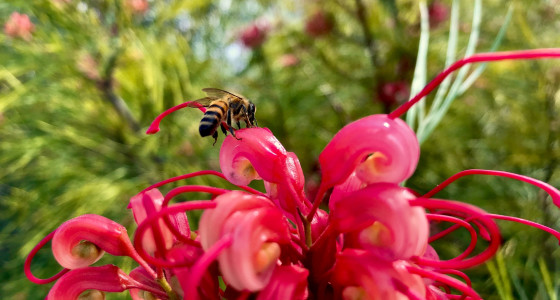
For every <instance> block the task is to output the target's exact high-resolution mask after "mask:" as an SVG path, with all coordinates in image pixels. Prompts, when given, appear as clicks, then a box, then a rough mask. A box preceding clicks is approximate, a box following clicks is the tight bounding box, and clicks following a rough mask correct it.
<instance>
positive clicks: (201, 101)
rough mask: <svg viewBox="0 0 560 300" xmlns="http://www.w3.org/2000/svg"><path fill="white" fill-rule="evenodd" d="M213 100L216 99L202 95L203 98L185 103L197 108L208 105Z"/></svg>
mask: <svg viewBox="0 0 560 300" xmlns="http://www.w3.org/2000/svg"><path fill="white" fill-rule="evenodd" d="M214 100H216V99H214V98H210V97H204V98H200V99H196V100H193V101H190V103H189V104H187V107H195V108H198V107H200V106H204V107H206V106H209V105H210V103H211V102H212V101H214Z"/></svg>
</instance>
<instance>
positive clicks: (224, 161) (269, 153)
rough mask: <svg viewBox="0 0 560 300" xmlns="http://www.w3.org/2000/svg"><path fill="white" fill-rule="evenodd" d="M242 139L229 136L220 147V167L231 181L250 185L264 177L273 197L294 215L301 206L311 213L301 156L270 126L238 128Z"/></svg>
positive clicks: (303, 209)
mask: <svg viewBox="0 0 560 300" xmlns="http://www.w3.org/2000/svg"><path fill="white" fill-rule="evenodd" d="M236 135H237V137H238V138H239V139H235V138H234V137H232V136H228V137H226V139H225V140H224V143H223V144H222V148H221V149H220V167H221V169H222V173H223V174H224V176H225V177H226V178H227V180H229V181H230V182H231V183H233V184H236V185H247V184H249V183H250V182H251V181H252V180H254V179H263V180H264V181H265V187H266V189H267V192H268V194H269V196H270V198H271V199H273V200H274V201H275V202H276V203H277V204H278V205H279V206H280V207H282V209H284V210H285V211H287V212H289V214H291V215H292V216H295V215H297V212H296V211H297V208H299V209H300V211H302V212H303V213H305V212H307V210H308V209H307V206H310V204H309V203H307V202H306V201H307V200H306V198H305V194H304V192H303V187H304V184H305V179H304V176H303V170H302V169H301V165H300V163H299V160H298V158H297V156H296V155H295V154H294V153H291V152H286V149H284V147H283V146H282V144H281V143H280V142H279V141H278V140H277V139H276V137H274V135H273V134H272V132H270V130H268V129H267V128H246V129H241V130H238V131H236Z"/></svg>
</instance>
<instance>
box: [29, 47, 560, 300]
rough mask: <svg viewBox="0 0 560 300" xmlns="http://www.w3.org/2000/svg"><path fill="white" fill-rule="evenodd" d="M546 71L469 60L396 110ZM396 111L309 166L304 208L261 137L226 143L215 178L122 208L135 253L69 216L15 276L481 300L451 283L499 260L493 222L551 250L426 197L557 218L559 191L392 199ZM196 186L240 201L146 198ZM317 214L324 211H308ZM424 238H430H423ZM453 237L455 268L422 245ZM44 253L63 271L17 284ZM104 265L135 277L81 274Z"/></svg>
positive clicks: (401, 175) (294, 177)
mask: <svg viewBox="0 0 560 300" xmlns="http://www.w3.org/2000/svg"><path fill="white" fill-rule="evenodd" d="M545 57H560V49H547V50H534V51H518V52H510V53H494V54H480V55H478V56H473V57H471V58H469V59H467V60H464V61H459V62H458V63H457V64H455V65H453V66H451V67H450V69H448V70H446V72H444V73H442V74H444V75H440V76H438V77H436V79H434V81H433V82H432V83H430V84H429V85H428V86H427V88H426V89H425V90H423V91H422V92H421V93H420V94H419V95H420V96H418V97H415V98H413V99H412V100H411V102H408V103H406V104H405V105H404V107H405V108H406V106H408V107H410V106H411V105H413V104H414V103H415V101H418V100H419V99H421V97H422V96H421V94H422V93H424V95H425V94H427V93H428V92H429V91H430V86H431V87H432V89H433V87H434V86H436V85H437V83H438V82H437V81H438V80H443V77H445V76H446V75H445V74H449V73H450V72H451V71H452V70H453V68H455V69H456V68H459V67H460V66H461V65H462V64H463V65H464V64H466V63H469V62H471V61H481V60H482V59H483V58H484V59H485V60H486V61H492V60H503V59H529V58H545ZM450 70H451V71H450ZM440 82H441V81H440ZM185 106H186V105H185V104H182V105H180V106H178V107H177V108H173V109H170V110H168V111H166V112H164V114H162V116H160V117H158V118H157V119H156V121H154V123H152V126H150V128H149V130H148V132H150V133H155V132H157V131H158V130H159V127H158V126H159V121H160V120H161V119H162V118H163V116H165V115H167V114H169V113H170V112H171V111H174V110H176V109H178V108H182V107H185ZM200 109H201V110H204V108H200ZM404 111H406V110H405V109H403V108H400V109H397V110H396V111H395V112H393V113H392V114H389V115H372V116H368V117H365V118H362V119H360V120H357V121H355V122H352V123H350V124H348V125H347V126H345V127H343V128H342V129H341V130H340V131H339V132H338V133H337V134H336V135H335V136H334V137H333V139H332V140H331V141H330V142H329V143H328V144H327V145H326V147H325V148H324V150H323V151H322V152H321V154H320V156H319V164H320V167H321V174H322V181H321V183H320V185H319V188H318V192H317V194H316V196H315V199H308V198H307V197H306V194H305V192H304V184H305V180H304V176H303V172H302V168H301V165H300V162H299V160H298V158H297V156H296V155H295V154H294V153H292V152H288V151H287V150H286V149H285V148H284V147H283V146H282V144H281V143H280V142H279V141H278V140H277V139H276V137H275V136H274V135H273V134H272V132H271V131H270V130H268V129H266V128H248V129H241V130H238V131H237V132H236V135H237V137H238V139H235V138H233V137H232V136H228V137H226V139H225V140H224V142H223V144H222V147H221V149H220V168H221V171H222V172H216V171H200V172H196V173H192V174H186V175H183V176H178V177H175V178H171V179H168V180H165V181H162V182H160V183H157V184H154V185H152V186H150V187H148V188H146V189H145V190H143V191H141V192H140V193H138V194H137V195H135V196H134V197H132V198H131V201H130V205H129V208H131V209H132V213H133V215H134V219H135V221H136V223H137V224H138V228H137V230H136V232H135V234H134V242H131V241H130V240H129V238H128V235H127V234H126V230H125V228H124V227H123V226H121V225H119V224H117V223H115V222H113V221H111V220H109V219H106V218H104V217H102V216H98V215H84V216H80V217H77V218H75V219H72V220H69V221H67V222H65V223H63V224H62V225H61V226H60V227H58V228H57V229H56V230H55V231H54V232H53V233H51V234H50V235H49V236H47V238H45V239H44V240H43V241H42V242H41V243H39V245H37V247H36V248H35V249H33V251H32V253H31V254H30V255H29V257H28V259H27V261H26V264H25V272H26V274H27V275H28V277H29V279H30V280H32V281H33V282H36V283H40V284H43V283H48V282H52V281H54V280H56V283H55V284H54V286H53V287H52V289H51V290H50V293H49V295H48V296H47V299H77V297H78V296H79V295H81V294H82V293H90V294H91V293H94V294H95V293H101V292H122V291H125V290H129V291H130V294H131V296H132V298H133V299H154V298H156V299H263V300H264V299H270V300H272V299H389V300H391V299H395V300H397V299H407V298H408V299H459V298H461V299H480V296H479V295H478V294H477V293H476V292H475V291H474V290H473V289H472V287H471V285H470V280H469V278H468V277H467V276H466V275H465V274H464V273H463V272H462V270H464V269H467V268H470V267H473V266H476V265H479V264H482V263H484V262H485V261H487V260H488V259H490V258H491V257H492V256H493V255H494V254H495V253H496V251H497V250H498V248H499V246H500V231H499V228H498V226H497V225H496V223H495V221H494V219H502V220H510V221H516V222H520V223H524V224H527V225H529V226H533V227H536V228H539V229H542V230H545V231H547V232H550V233H551V234H553V235H554V236H555V237H557V238H559V240H560V233H558V232H557V231H555V230H553V229H551V228H548V227H544V226H542V225H539V224H537V223H534V222H531V221H526V220H523V219H518V218H515V217H509V216H501V215H497V214H491V213H487V212H485V211H484V210H482V209H480V208H478V207H475V206H472V205H469V204H466V203H462V202H458V201H452V200H444V199H434V198H432V196H433V195H434V194H435V193H437V192H438V191H440V190H441V189H443V188H444V187H445V186H447V185H448V184H450V183H451V182H453V181H455V180H456V179H458V178H460V177H462V176H466V175H477V174H478V175H493V176H502V177H508V178H511V179H515V180H521V181H523V182H527V183H530V184H533V185H535V186H537V187H539V188H541V189H543V190H544V191H546V192H547V193H548V194H549V195H551V197H552V199H553V201H554V203H555V204H556V205H559V204H560V191H558V190H557V189H555V188H554V187H552V186H550V185H548V184H546V183H543V182H540V181H537V180H535V179H532V178H529V177H525V176H521V175H516V174H513V173H507V172H500V171H487V170H467V171H463V172H460V173H459V174H457V175H455V176H453V177H451V178H450V179H448V180H447V181H445V182H443V183H442V184H441V185H439V186H438V187H437V189H434V190H433V191H431V192H429V193H427V194H425V195H423V196H420V195H418V194H417V193H415V192H414V191H412V190H410V189H408V188H405V187H402V183H403V181H405V180H407V179H408V178H409V177H410V176H411V175H412V174H413V173H414V171H415V169H416V166H417V163H418V159H419V154H420V150H419V145H418V141H417V139H416V136H415V134H414V132H413V131H412V130H411V129H410V128H409V127H408V125H407V124H406V123H405V122H403V121H402V120H400V119H398V116H399V115H400V114H402V113H403V112H404ZM203 175H212V176H218V177H221V178H223V179H225V180H227V181H229V182H230V183H233V184H234V185H236V186H237V187H239V189H235V190H226V189H221V188H217V187H212V186H197V185H185V186H180V187H177V188H174V189H172V190H170V191H169V192H167V193H166V194H165V195H163V194H161V192H160V191H159V188H160V187H162V186H164V185H165V184H168V183H170V182H176V181H178V180H185V179H188V178H191V177H195V176H203ZM253 180H262V181H263V182H264V187H265V190H266V191H265V192H261V191H258V190H255V189H253V188H250V187H248V186H247V185H248V184H249V183H250V182H251V181H253ZM191 192H197V193H200V192H202V193H208V194H209V195H210V196H211V200H198V201H188V202H180V203H176V204H170V201H171V200H172V199H173V198H174V197H176V196H177V195H179V194H184V193H191ZM321 203H326V204H328V209H327V207H325V209H321V208H320V204H321ZM190 210H204V211H203V213H202V216H201V218H200V222H199V224H198V227H197V229H192V228H191V227H190V225H189V222H188V220H187V216H186V214H185V212H186V211H190ZM430 224H439V225H440V228H442V230H441V231H439V232H433V233H431V232H430ZM444 224H448V225H447V226H444ZM456 230H466V232H468V233H469V235H470V239H471V240H470V244H469V245H468V246H467V247H466V249H464V251H463V252H462V253H461V254H460V255H458V256H457V257H453V258H450V259H440V258H439V257H438V254H437V252H436V250H435V249H434V248H433V247H432V246H431V245H430V243H432V242H433V241H435V240H438V239H440V238H443V237H446V236H448V235H449V234H451V233H452V232H454V231H456ZM49 240H52V251H53V254H54V257H55V259H56V260H57V261H58V262H59V263H60V265H61V266H62V267H64V268H65V269H64V270H63V271H62V272H61V273H59V274H57V275H55V276H54V277H52V278H50V279H39V278H36V277H35V276H34V275H33V274H32V273H31V271H30V266H31V261H32V258H33V256H34V254H35V253H36V252H37V251H38V249H40V248H41V247H42V246H44V245H45V244H46V243H47V241H49ZM105 252H107V253H109V254H111V255H117V256H129V257H131V258H132V259H134V260H135V261H137V262H138V264H139V267H137V268H136V269H134V270H132V271H131V272H129V273H128V274H127V273H126V272H124V271H123V270H121V269H120V268H118V267H117V266H114V265H105V266H96V267H93V266H91V265H92V264H93V263H95V262H96V261H98V260H99V259H100V258H101V257H102V255H103V254H104V253H105ZM451 275H453V276H451ZM457 277H458V278H462V280H459V279H457ZM150 297H151V298H150Z"/></svg>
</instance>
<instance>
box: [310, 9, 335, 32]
mask: <svg viewBox="0 0 560 300" xmlns="http://www.w3.org/2000/svg"><path fill="white" fill-rule="evenodd" d="M333 28H334V17H333V16H332V15H330V14H329V13H327V12H325V11H324V10H317V11H315V12H314V13H313V14H312V15H311V16H309V17H308V18H307V20H306V21H305V32H306V33H307V34H308V35H309V36H311V37H314V38H316V37H320V36H324V35H327V34H329V33H330V32H331V31H332V30H333Z"/></svg>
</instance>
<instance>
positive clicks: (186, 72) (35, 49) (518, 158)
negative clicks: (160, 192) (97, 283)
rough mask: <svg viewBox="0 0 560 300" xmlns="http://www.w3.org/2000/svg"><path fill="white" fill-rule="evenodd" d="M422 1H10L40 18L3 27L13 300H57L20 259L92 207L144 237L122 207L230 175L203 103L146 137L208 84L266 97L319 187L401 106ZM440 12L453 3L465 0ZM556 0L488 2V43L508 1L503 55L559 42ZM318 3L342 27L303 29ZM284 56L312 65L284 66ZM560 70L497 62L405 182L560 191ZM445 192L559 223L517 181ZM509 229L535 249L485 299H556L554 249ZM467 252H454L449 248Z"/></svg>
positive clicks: (504, 267)
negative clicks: (530, 181) (261, 29)
mask: <svg viewBox="0 0 560 300" xmlns="http://www.w3.org/2000/svg"><path fill="white" fill-rule="evenodd" d="M419 2H420V3H422V2H421V1H417V0H383V1H381V0H355V1H350V0H327V1H321V2H309V1H305V2H301V1H293V2H292V1H289V2H288V1H277V2H276V1H266V0H261V1H210V0H196V1H194V0H189V1H178V0H176V1H173V0H166V1H151V2H149V4H150V7H149V10H148V11H147V12H145V13H141V12H134V11H133V10H132V8H131V7H130V6H128V5H127V4H126V3H127V1H126V0H106V1H102V0H90V1H69V2H68V3H65V2H64V1H55V0H52V1H51V0H43V1H27V0H10V1H7V2H2V3H0V21H2V22H5V21H6V20H8V18H9V15H10V14H11V13H12V12H14V11H17V12H20V13H26V14H28V15H29V16H30V17H31V21H32V22H33V23H34V24H35V30H34V32H33V33H32V39H31V40H24V39H21V38H12V37H9V36H7V35H6V34H0V250H1V251H2V253H3V255H2V258H0V268H1V269H2V270H3V271H2V273H1V275H0V281H2V282H3V284H2V286H1V287H0V296H2V297H1V298H6V299H35V298H41V297H44V296H45V295H46V293H47V291H48V289H49V287H50V286H49V285H47V286H36V285H34V284H31V283H30V282H28V281H27V279H26V278H25V276H24V275H23V269H22V266H23V261H24V259H25V257H26V255H27V254H28V253H29V251H30V249H31V248H32V247H33V246H34V245H35V244H36V243H37V242H38V241H39V240H40V239H41V238H42V237H44V236H45V235H47V234H48V233H49V232H51V231H52V230H53V229H55V228H56V227H58V226H59V225H60V223H62V222H64V221H65V220H68V219H70V218H72V217H75V216H78V215H81V214H84V213H95V214H101V215H104V216H107V217H109V218H111V219H113V220H116V221H119V222H121V223H123V224H125V225H127V226H128V227H129V228H131V230H132V229H133V221H132V218H131V215H130V214H129V212H128V211H127V210H126V209H125V208H126V205H127V204H128V199H129V198H130V197H131V196H132V195H134V194H135V193H136V192H138V191H139V190H141V189H142V188H144V187H146V186H148V185H149V184H151V183H154V182H157V181H159V180H162V179H165V178H168V177H172V176H175V175H179V174H184V173H188V172H193V171H198V170H203V169H216V170H218V169H219V165H218V151H219V142H220V141H221V140H222V139H223V136H220V138H219V139H220V141H219V142H218V145H216V146H215V147H212V142H213V141H212V140H211V139H207V138H204V139H203V138H201V137H200V136H198V132H197V131H198V122H199V120H200V117H201V115H200V112H199V111H198V110H188V109H187V110H183V111H180V112H177V113H175V114H173V115H171V116H170V117H169V118H167V119H165V121H164V122H163V123H162V131H161V132H159V133H158V134H157V135H155V136H146V135H144V133H143V132H144V131H145V129H146V128H147V127H148V125H149V124H150V122H151V121H152V119H153V118H154V117H155V116H156V115H158V114H159V113H160V112H162V111H163V110H165V109H166V108H168V107H171V106H173V105H176V104H179V103H182V102H184V101H186V100H191V99H197V98H200V97H202V96H203V93H202V92H201V88H204V87H221V88H224V89H231V90H234V91H235V90H236V91H238V92H240V93H241V94H243V95H245V96H247V97H249V98H251V99H252V100H253V101H254V102H255V103H256V105H257V107H258V111H257V119H258V122H259V125H260V126H263V127H268V128H270V129H271V130H272V131H273V132H274V133H275V135H276V136H277V137H278V139H279V140H280V141H281V142H282V143H283V144H284V145H285V146H286V148H287V149H288V150H289V151H293V152H295V153H296V154H297V155H298V157H299V159H300V161H301V163H302V166H303V168H304V172H305V174H306V177H307V181H308V183H309V184H310V185H312V184H313V182H315V183H316V182H317V181H318V180H319V173H318V170H317V157H318V155H319V153H320V152H321V150H322V148H323V147H324V146H325V145H326V143H327V142H328V141H329V140H330V139H331V138H332V136H333V135H334V134H335V133H336V132H337V131H338V130H339V129H340V128H341V127H342V126H344V125H345V124H347V123H348V122H350V121H352V120H356V119H358V118H360V117H363V116H366V115H370V114H373V113H383V112H384V111H387V110H389V109H392V108H394V107H395V106H396V104H394V103H393V104H384V103H382V102H381V101H380V100H379V93H378V90H379V87H380V86H381V85H382V84H383V83H387V82H394V81H398V80H402V81H405V82H411V80H412V77H413V70H412V66H413V65H414V63H415V61H416V55H417V52H418V42H419V38H420V16H419ZM442 2H443V3H444V4H445V5H447V6H448V7H451V3H452V1H442ZM454 2H457V3H458V5H459V14H458V15H457V18H458V20H457V21H456V23H455V25H457V30H458V31H459V34H458V35H457V38H456V43H457V46H456V47H457V52H458V53H463V54H464V53H465V52H466V47H467V45H468V32H470V26H471V19H470V17H471V16H472V15H473V10H474V7H473V4H472V3H471V1H454ZM553 2H554V1H545V0H539V1H506V0H491V1H483V3H482V5H483V13H482V15H481V16H480V17H481V21H480V22H481V25H480V30H479V37H478V47H477V49H484V50H486V49H491V46H492V44H493V42H494V40H495V38H496V36H497V35H498V33H499V30H500V27H501V26H502V25H503V24H504V23H505V22H506V18H507V17H506V16H507V14H508V5H509V4H510V3H513V12H512V18H511V23H510V24H509V26H508V29H507V31H506V32H505V35H504V37H503V41H502V44H501V46H500V48H499V49H525V48H536V47H540V48H542V47H553V46H555V45H558V42H559V39H558V34H557V33H558V31H559V30H560V23H558V22H557V21H556V19H557V16H558V13H560V11H558V8H556V7H555V6H554V5H553V4H552V3H553ZM428 4H429V3H428ZM358 5H361V6H363V8H364V9H363V10H359V6H358ZM318 9H323V10H324V11H325V12H327V13H328V14H329V15H330V16H332V17H333V18H334V27H333V30H332V31H331V32H328V33H327V34H325V35H323V36H320V37H312V36H310V35H309V34H308V33H306V31H305V29H304V28H305V22H306V20H308V18H309V17H310V16H312V15H313V13H314V12H315V11H317V10H318ZM360 12H361V13H360ZM257 19H266V20H267V22H268V23H269V27H270V28H269V31H268V36H267V39H266V41H265V42H264V44H263V45H262V46H259V47H256V48H254V49H248V48H246V47H243V46H242V45H241V43H240V42H239V40H238V36H239V34H240V32H242V30H243V28H245V26H247V25H249V24H250V23H252V22H253V21H255V20H257ZM449 24H450V23H449V22H448V21H446V22H444V23H443V24H441V25H439V26H436V27H432V28H431V29H430V30H429V33H430V41H429V48H428V51H427V61H428V64H426V68H425V72H426V77H427V79H429V78H432V77H433V76H434V75H435V74H437V72H439V71H441V70H442V69H443V68H444V66H445V65H446V60H445V57H446V52H447V51H446V49H447V47H448V44H449V40H448V38H449V27H448V25H449ZM465 31H466V32H467V33H464V32H465ZM286 55H293V56H294V57H296V59H297V62H296V63H295V64H294V65H287V64H286V62H285V60H283V59H285V58H286ZM448 63H449V62H447V64H448ZM559 70H560V63H558V62H557V61H550V60H549V61H546V62H515V63H495V64H491V65H488V66H487V69H486V70H485V71H484V73H482V75H481V76H480V78H479V79H478V80H477V81H476V82H474V84H473V86H472V87H471V88H470V89H469V90H466V91H464V93H463V95H462V96H460V97H458V98H457V100H456V101H455V102H454V103H453V105H451V106H450V107H449V110H448V111H447V112H446V114H445V116H444V117H443V118H442V119H441V123H440V124H439V126H438V127H435V130H434V131H433V133H432V134H431V135H429V137H426V143H425V144H423V146H422V155H421V161H420V164H419V166H418V169H417V172H416V173H415V175H414V177H413V178H412V179H411V180H409V182H408V185H409V186H410V187H411V188H413V189H415V190H418V191H419V192H424V191H427V190H429V189H431V188H432V187H434V186H435V185H437V184H438V183H440V182H441V181H443V180H444V179H445V178H447V177H449V176H451V175H452V174H454V173H456V172H458V171H461V170H464V169H469V168H488V169H498V170H506V171H512V172H517V173H520V174H524V175H528V176H533V177H535V178H538V179H541V180H544V181H547V182H549V183H551V184H552V185H554V186H556V187H560V175H559V172H558V163H559V161H560V145H559V143H560V142H559V140H558V139H559V136H560V133H559V132H560V129H559V128H560V125H559V124H560V118H559V116H558V111H559V110H560V106H559V104H558V103H559V100H558V99H559V98H558V97H559V96H558V95H560V93H558V91H559V90H558V86H559V84H560V72H559ZM432 98H433V96H430V97H428V99H427V100H426V101H427V104H430V103H433V101H434V100H433V99H432ZM191 182H193V183H198V184H211V185H225V184H226V183H224V182H223V181H221V180H217V179H214V178H203V179H192V180H191ZM308 188H311V186H309V187H308ZM201 197H204V196H203V195H201ZM438 197H441V198H448V199H457V200H462V201H466V202H469V203H473V204H476V205H479V206H481V207H482V208H484V209H486V210H488V211H491V212H496V213H501V214H507V215H514V216H519V217H524V218H527V219H531V220H534V221H538V222H541V223H544V224H546V225H548V226H551V227H554V228H560V224H558V222H557V220H558V219H559V218H558V216H559V213H558V210H557V208H555V207H553V206H552V205H551V204H550V200H549V199H547V198H546V197H545V196H544V195H541V194H539V193H538V192H537V191H536V190H535V189H534V188H531V187H528V186H526V185H522V184H519V183H517V182H511V181H508V180H505V179H489V178H478V177H476V178H465V179H461V181H460V182H458V183H456V184H453V185H451V186H450V187H449V188H447V189H446V190H445V191H443V192H442V193H441V194H440V195H438ZM193 217H196V216H193ZM500 226H501V228H502V229H503V235H504V239H505V240H513V241H515V240H518V241H523V242H522V243H510V244H506V245H508V247H509V248H508V249H509V252H507V253H506V254H504V255H503V256H498V258H497V260H496V261H495V262H493V263H491V264H489V265H488V269H486V268H477V269H475V270H472V272H469V275H471V278H472V279H473V282H474V285H475V289H476V290H478V291H480V292H481V293H482V294H483V295H484V296H485V298H486V297H487V298H488V299H533V298H535V299H555V298H554V295H555V293H557V292H558V286H559V282H558V274H560V273H559V271H560V269H559V266H558V264H553V263H552V262H554V261H555V260H557V257H558V254H559V251H558V247H557V244H555V242H554V241H551V240H550V238H549V237H548V236H547V235H545V234H542V233H540V232H535V230H534V229H531V228H524V227H522V226H520V225H517V224H508V223H500ZM463 246H464V245H463V244H462V243H460V242H457V243H447V244H445V245H442V249H444V251H443V254H442V256H445V253H456V252H457V251H462V249H464V247H463ZM47 250H48V249H45V251H43V252H41V253H42V254H41V255H40V256H39V257H38V258H37V259H36V261H34V264H33V267H34V268H33V270H34V272H36V274H37V275H38V276H41V277H48V276H50V275H52V274H54V273H55V272H57V270H58V268H57V266H56V263H54V260H53V258H52V256H51V255H49V254H48V251H47ZM541 257H542V260H539V258H541ZM112 261H117V262H119V265H120V266H121V267H124V266H125V265H123V263H122V261H126V262H125V263H126V264H128V267H129V268H132V267H133V264H132V263H131V262H128V260H126V259H119V258H116V259H113V260H111V258H108V257H105V258H103V259H102V263H103V264H105V263H109V262H112ZM488 270H490V272H488ZM488 273H490V275H488ZM508 280H509V281H511V282H508ZM492 295H499V296H492ZM123 297H126V295H123ZM539 297H540V298H539Z"/></svg>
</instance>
